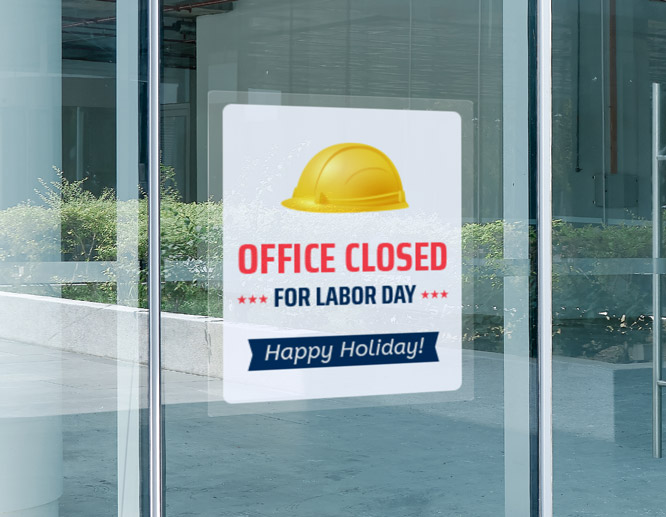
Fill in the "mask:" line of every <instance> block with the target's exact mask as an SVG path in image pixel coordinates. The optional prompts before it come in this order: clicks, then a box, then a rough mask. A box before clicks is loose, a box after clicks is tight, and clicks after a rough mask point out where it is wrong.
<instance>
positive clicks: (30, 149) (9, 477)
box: [0, 0, 63, 517]
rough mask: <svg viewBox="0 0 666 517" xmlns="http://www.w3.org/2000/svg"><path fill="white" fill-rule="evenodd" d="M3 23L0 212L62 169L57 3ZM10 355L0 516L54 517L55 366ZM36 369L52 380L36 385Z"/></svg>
mask: <svg viewBox="0 0 666 517" xmlns="http://www.w3.org/2000/svg"><path fill="white" fill-rule="evenodd" d="M2 18H3V22H4V23H3V29H2V31H0V49H2V51H0V210H3V209H6V208H8V207H11V206H15V205H16V204H19V203H22V202H25V201H27V200H33V201H34V202H38V201H39V199H38V198H37V196H36V195H35V192H34V190H35V189H36V188H38V186H39V182H38V178H42V179H44V180H46V181H52V180H53V179H54V178H56V174H55V172H54V170H53V167H54V166H56V167H60V163H61V153H62V151H61V148H62V142H61V111H62V108H61V104H62V101H61V97H62V93H61V77H60V70H61V3H60V1H59V0H21V1H20V2H6V3H4V4H3V6H2ZM53 217H54V218H56V219H58V221H54V223H55V224H54V225H52V227H53V231H54V234H55V235H54V236H53V237H54V239H56V240H59V238H60V226H59V214H57V213H54V214H53ZM16 251H17V252H18V251H20V250H16ZM51 254H52V255H53V254H57V256H47V254H45V256H44V257H40V259H41V260H42V261H45V262H48V261H54V260H55V261H58V260H59V259H60V256H59V253H58V252H57V247H56V248H55V251H52V252H51ZM36 318H39V315H38V314H31V313H26V314H25V315H22V321H21V324H23V325H25V326H26V327H28V326H30V325H35V324H37V322H36V321H35V320H36ZM42 324H44V323H43V322H42ZM56 324H57V322H56ZM58 330H59V329H54V333H56V332H57V331H58ZM2 338H3V330H2V329H1V328H0V339H2ZM13 350H15V351H16V352H15V353H13V354H12V355H13V357H15V361H13V364H11V365H10V364H8V363H10V362H11V361H7V362H4V363H3V365H2V366H0V382H1V383H2V384H1V386H0V392H1V393H2V401H3V403H2V406H1V407H0V516H1V517H56V516H57V515H58V499H59V498H60V495H61V494H62V475H63V474H62V427H61V416H60V413H61V408H60V406H61V393H60V389H61V388H60V385H59V384H58V379H59V378H60V376H61V374H60V361H59V358H58V357H57V356H53V357H51V359H52V360H48V361H46V362H41V363H39V364H35V367H34V368H29V367H28V362H29V361H28V360H27V356H25V355H23V354H25V353H28V352H26V347H23V346H21V345H18V344H17V346H16V347H14V348H13ZM34 353H35V352H34V351H33V352H32V354H34ZM4 365H7V367H16V369H15V370H14V373H13V374H12V375H10V376H9V378H7V377H4V376H3V375H2V372H3V367H4ZM40 369H41V370H42V371H43V372H44V373H45V374H47V377H48V380H49V381H50V382H48V383H47V382H40V381H39V378H40V377H41V373H40V372H39V370H40ZM33 373H34V375H33ZM54 380H55V382H53V381H54Z"/></svg>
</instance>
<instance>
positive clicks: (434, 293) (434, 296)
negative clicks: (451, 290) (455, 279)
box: [430, 291, 439, 298]
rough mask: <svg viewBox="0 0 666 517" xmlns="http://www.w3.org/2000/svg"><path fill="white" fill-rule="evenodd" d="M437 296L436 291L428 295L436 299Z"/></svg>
mask: <svg viewBox="0 0 666 517" xmlns="http://www.w3.org/2000/svg"><path fill="white" fill-rule="evenodd" d="M438 294H439V293H438V292H437V291H433V292H432V293H430V295H431V296H432V297H433V298H437V295H438Z"/></svg>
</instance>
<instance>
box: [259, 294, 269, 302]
mask: <svg viewBox="0 0 666 517" xmlns="http://www.w3.org/2000/svg"><path fill="white" fill-rule="evenodd" d="M259 301H260V302H261V303H266V302H267V301H268V298H266V297H265V296H262V297H261V298H259Z"/></svg>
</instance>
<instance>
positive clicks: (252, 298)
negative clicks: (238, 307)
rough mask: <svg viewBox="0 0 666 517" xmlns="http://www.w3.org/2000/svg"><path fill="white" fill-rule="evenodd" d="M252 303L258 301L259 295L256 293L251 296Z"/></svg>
mask: <svg viewBox="0 0 666 517" xmlns="http://www.w3.org/2000/svg"><path fill="white" fill-rule="evenodd" d="M250 303H257V297H256V296H255V295H252V296H250Z"/></svg>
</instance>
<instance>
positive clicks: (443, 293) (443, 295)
mask: <svg viewBox="0 0 666 517" xmlns="http://www.w3.org/2000/svg"><path fill="white" fill-rule="evenodd" d="M448 295H449V293H447V292H446V291H442V292H441V293H440V296H441V297H442V298H446V297H447V296H448Z"/></svg>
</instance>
